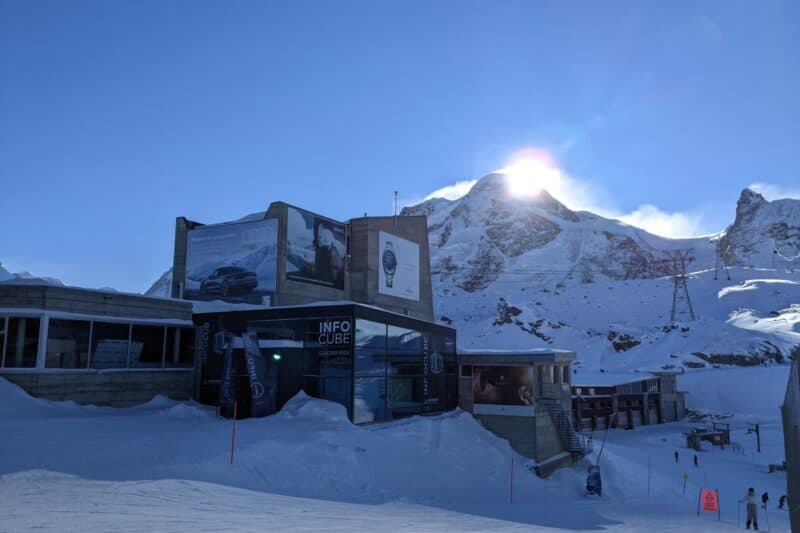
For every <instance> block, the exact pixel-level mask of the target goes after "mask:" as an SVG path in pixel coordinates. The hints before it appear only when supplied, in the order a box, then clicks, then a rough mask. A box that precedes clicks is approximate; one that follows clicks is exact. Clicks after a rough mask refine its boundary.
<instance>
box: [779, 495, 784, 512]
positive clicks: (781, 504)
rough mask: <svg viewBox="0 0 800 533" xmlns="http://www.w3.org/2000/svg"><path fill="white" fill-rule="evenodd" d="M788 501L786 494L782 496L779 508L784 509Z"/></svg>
mask: <svg viewBox="0 0 800 533" xmlns="http://www.w3.org/2000/svg"><path fill="white" fill-rule="evenodd" d="M785 503H786V494H784V495H783V496H781V497H780V499H779V500H778V509H783V505H784V504H785Z"/></svg>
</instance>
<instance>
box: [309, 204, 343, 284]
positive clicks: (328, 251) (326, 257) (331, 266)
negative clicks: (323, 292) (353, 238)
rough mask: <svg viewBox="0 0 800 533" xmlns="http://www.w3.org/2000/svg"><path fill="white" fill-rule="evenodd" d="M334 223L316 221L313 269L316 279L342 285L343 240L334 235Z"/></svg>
mask: <svg viewBox="0 0 800 533" xmlns="http://www.w3.org/2000/svg"><path fill="white" fill-rule="evenodd" d="M334 230H335V228H334V225H333V224H331V223H329V222H326V221H322V220H320V221H318V222H317V224H316V231H315V236H314V245H315V246H314V248H315V250H314V271H313V275H314V277H315V278H316V279H318V280H320V281H324V282H327V283H330V284H331V285H333V286H334V287H344V256H345V254H346V253H347V250H345V247H344V241H343V240H338V239H337V238H336V237H335V236H334Z"/></svg>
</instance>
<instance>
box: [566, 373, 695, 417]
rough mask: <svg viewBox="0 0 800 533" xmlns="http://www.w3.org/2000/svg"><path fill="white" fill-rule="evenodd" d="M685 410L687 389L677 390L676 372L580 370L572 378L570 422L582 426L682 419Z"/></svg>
mask: <svg viewBox="0 0 800 533" xmlns="http://www.w3.org/2000/svg"><path fill="white" fill-rule="evenodd" d="M685 412H686V393H685V392H681V391H678V387H677V372H670V371H662V372H652V373H642V374H640V375H636V374H609V373H601V374H582V373H579V374H576V375H575V376H573V378H572V414H573V417H574V419H573V423H574V424H575V427H577V428H579V429H582V430H591V431H596V430H601V429H606V428H607V427H609V424H611V427H616V428H622V429H633V428H635V427H638V426H642V425H650V424H663V423H665V422H674V421H676V420H681V419H683V418H684V416H685ZM614 413H616V416H615V417H612V415H614Z"/></svg>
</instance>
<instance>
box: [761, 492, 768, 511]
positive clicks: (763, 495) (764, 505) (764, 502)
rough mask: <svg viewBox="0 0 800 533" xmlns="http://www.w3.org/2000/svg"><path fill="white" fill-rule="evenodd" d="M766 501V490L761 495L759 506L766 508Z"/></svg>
mask: <svg viewBox="0 0 800 533" xmlns="http://www.w3.org/2000/svg"><path fill="white" fill-rule="evenodd" d="M768 501H769V494H768V493H767V492H764V494H762V495H761V508H762V509H766V508H767V502H768Z"/></svg>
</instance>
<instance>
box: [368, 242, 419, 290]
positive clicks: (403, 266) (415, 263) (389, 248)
mask: <svg viewBox="0 0 800 533" xmlns="http://www.w3.org/2000/svg"><path fill="white" fill-rule="evenodd" d="M378 239H379V246H378V253H379V254H380V256H379V257H378V263H379V266H378V292H379V293H380V294H386V295H389V296H397V297H398V298H405V299H406V300H414V301H415V302H416V301H419V244H417V243H415V242H411V241H409V240H406V239H403V238H401V237H398V236H397V235H392V234H391V233H386V232H383V231H381V232H379V233H378Z"/></svg>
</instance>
